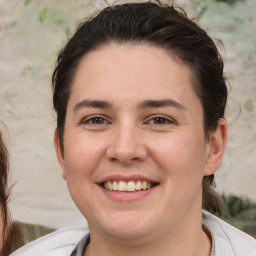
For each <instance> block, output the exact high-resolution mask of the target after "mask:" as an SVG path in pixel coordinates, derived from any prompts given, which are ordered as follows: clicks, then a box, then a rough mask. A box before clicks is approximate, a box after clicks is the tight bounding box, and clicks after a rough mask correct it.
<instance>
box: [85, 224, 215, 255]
mask: <svg viewBox="0 0 256 256" xmlns="http://www.w3.org/2000/svg"><path fill="white" fill-rule="evenodd" d="M183 230H184V229H183ZM185 230H186V232H173V231H170V232H168V233H165V232H163V234H162V235H160V236H158V237H155V235H154V234H152V235H151V239H147V240H145V239H143V241H138V240H136V241H132V240H129V241H120V239H115V238H109V237H107V239H106V237H102V236H97V235H96V234H94V233H91V242H90V244H89V246H88V247H87V249H86V252H85V256H114V255H115V256H116V255H122V256H128V255H129V256H130V255H133V256H141V255H147V256H155V255H161V256H167V255H168V256H176V255H179V256H188V255H189V256H209V255H210V251H211V239H210V237H209V234H207V233H206V232H205V231H204V230H203V228H202V224H201V223H200V224H199V228H197V229H195V227H193V228H192V229H191V228H189V227H186V229H185ZM153 237H155V238H154V239H152V238H153Z"/></svg>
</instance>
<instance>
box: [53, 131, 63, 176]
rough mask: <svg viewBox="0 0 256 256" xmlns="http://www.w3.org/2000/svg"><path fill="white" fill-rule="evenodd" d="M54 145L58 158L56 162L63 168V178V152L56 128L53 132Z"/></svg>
mask: <svg viewBox="0 0 256 256" xmlns="http://www.w3.org/2000/svg"><path fill="white" fill-rule="evenodd" d="M54 146H55V152H56V156H57V159H58V162H59V164H60V167H61V168H62V170H63V178H64V179H65V168H64V152H63V149H62V147H61V143H60V133H59V131H58V130H55V133H54Z"/></svg>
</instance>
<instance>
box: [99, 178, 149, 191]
mask: <svg viewBox="0 0 256 256" xmlns="http://www.w3.org/2000/svg"><path fill="white" fill-rule="evenodd" d="M152 186H153V185H152V183H150V182H147V181H128V182H125V181H115V180H114V181H107V182H104V183H103V187H104V188H105V189H108V190H113V191H130V192H132V191H136V190H142V189H143V190H146V189H149V188H151V187H152Z"/></svg>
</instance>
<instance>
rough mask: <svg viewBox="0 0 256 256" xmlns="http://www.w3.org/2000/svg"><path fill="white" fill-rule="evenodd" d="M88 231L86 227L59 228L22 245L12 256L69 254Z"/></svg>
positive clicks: (58, 255)
mask: <svg viewBox="0 0 256 256" xmlns="http://www.w3.org/2000/svg"><path fill="white" fill-rule="evenodd" d="M87 233H88V229H87V228H85V227H84V228H82V227H69V228H63V229H59V230H57V231H55V232H53V233H50V234H49V235H46V236H43V237H41V238H39V239H37V240H35V241H33V242H31V243H29V244H27V245H25V246H23V247H21V248H20V249H18V250H17V251H15V252H13V253H12V254H11V255H10V256H52V255H54V256H66V255H67V256H69V255H70V254H71V252H72V251H73V250H74V248H75V247H76V245H77V244H78V243H79V241H80V240H81V239H82V238H83V237H84V236H85V234H87Z"/></svg>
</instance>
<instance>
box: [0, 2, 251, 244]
mask: <svg viewBox="0 0 256 256" xmlns="http://www.w3.org/2000/svg"><path fill="white" fill-rule="evenodd" d="M115 2H117V1H113V0H112V1H111V0H108V1H104V0H95V1H92V0H83V1H82V0H73V1H68V0H62V1H58V0H37V1H35V0H0V59H1V61H0V121H1V122H3V123H4V124H5V125H6V128H5V127H4V126H3V125H2V126H1V129H3V132H4V133H5V137H6V142H7V146H8V148H9V151H10V156H11V159H10V161H11V176H12V177H11V180H10V183H11V184H14V186H13V189H12V194H11V198H10V208H11V213H12V218H13V220H15V221H17V222H19V223H20V224H19V225H20V226H22V225H23V224H21V223H29V224H32V226H29V225H25V226H23V229H22V230H23V231H22V232H23V234H26V238H25V239H24V241H23V242H22V243H25V242H27V241H29V240H31V239H32V238H33V237H34V236H39V235H42V234H44V233H47V232H48V231H50V230H52V229H56V228H60V227H65V226H69V225H86V221H85V220H84V219H83V217H82V216H81V215H80V213H79V212H78V210H77V209H76V207H75V206H74V204H73V202H72V200H71V198H70V196H69V193H68V191H67V188H66V184H65V181H64V180H63V179H62V172H61V169H60V167H59V166H58V163H57V160H56V157H55V151H54V146H53V133H54V129H55V116H54V113H53V110H52V102H51V93H52V92H51V73H52V71H53V68H54V65H55V60H56V56H57V53H58V51H59V50H60V48H61V47H62V46H64V44H65V42H66V41H67V38H69V37H70V36H71V35H72V33H73V32H74V29H75V27H76V25H77V24H78V23H79V22H80V21H81V20H82V19H83V18H85V17H88V16H90V15H91V14H92V13H94V12H95V11H98V10H100V9H101V8H102V7H104V6H106V5H107V4H111V3H115ZM119 2H121V3H123V2H138V1H119ZM162 2H166V1H162ZM167 2H168V1H167ZM174 3H175V4H178V5H180V6H182V7H183V8H184V9H185V10H186V12H187V13H188V16H189V17H190V18H195V19H196V20H198V22H199V24H200V25H201V26H202V27H203V28H205V29H206V30H207V31H208V33H209V34H210V35H211V36H212V37H214V38H216V42H217V44H218V45H219V49H220V52H221V54H222V56H223V58H224V60H225V74H226V77H227V79H228V85H229V92H230V94H229V101H228V109H227V120H228V122H229V136H228V137H229V138H228V143H227V149H226V153H225V156H224V160H223V163H222V166H221V168H220V170H219V171H218V172H217V174H216V178H217V182H216V183H217V188H216V189H217V191H218V192H219V193H220V194H222V195H223V202H225V203H226V205H227V206H228V207H227V209H226V210H225V211H224V215H225V216H224V218H226V219H227V220H228V221H229V222H231V223H233V224H234V225H236V226H238V227H240V228H243V229H244V230H245V231H246V232H248V233H250V234H251V235H254V236H256V149H255V148H256V30H255V28H256V1H255V0H208V1H207V0H205V1H203V0H176V1H174ZM219 40H221V41H222V42H223V44H224V46H223V45H222V44H221V43H220V41H219ZM34 224H35V225H36V226H34ZM38 224H40V225H42V226H45V227H47V228H46V229H44V228H40V227H39V226H37V225H38ZM48 228H49V229H48ZM29 234H30V235H29ZM31 234H33V235H32V237H31Z"/></svg>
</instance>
